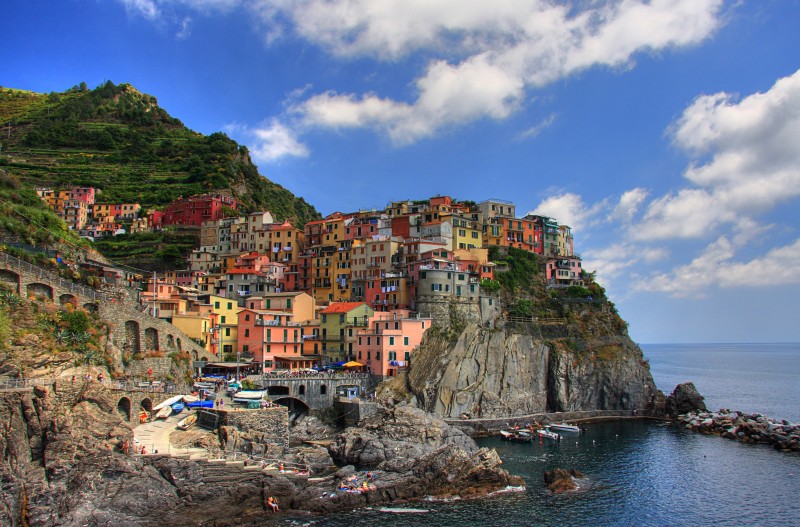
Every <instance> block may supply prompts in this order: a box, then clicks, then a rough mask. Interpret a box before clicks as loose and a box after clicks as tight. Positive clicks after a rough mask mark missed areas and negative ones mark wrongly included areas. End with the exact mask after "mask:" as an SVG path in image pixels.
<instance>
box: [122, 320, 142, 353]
mask: <svg viewBox="0 0 800 527" xmlns="http://www.w3.org/2000/svg"><path fill="white" fill-rule="evenodd" d="M125 344H127V345H128V346H129V347H130V350H131V352H132V353H141V351H142V347H141V344H140V342H139V323H138V322H136V321H135V320H126V321H125Z"/></svg>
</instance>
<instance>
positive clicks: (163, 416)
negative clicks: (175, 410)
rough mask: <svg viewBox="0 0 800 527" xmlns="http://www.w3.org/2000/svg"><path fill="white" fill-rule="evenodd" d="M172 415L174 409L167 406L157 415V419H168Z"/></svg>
mask: <svg viewBox="0 0 800 527" xmlns="http://www.w3.org/2000/svg"><path fill="white" fill-rule="evenodd" d="M170 415H172V407H171V406H165V407H163V408H162V409H160V410H159V411H158V413H157V414H156V419H166V418H167V417H169V416H170Z"/></svg>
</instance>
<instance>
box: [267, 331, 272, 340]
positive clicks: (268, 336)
mask: <svg viewBox="0 0 800 527" xmlns="http://www.w3.org/2000/svg"><path fill="white" fill-rule="evenodd" d="M266 341H267V342H270V341H272V330H271V329H269V328H267V338H266Z"/></svg>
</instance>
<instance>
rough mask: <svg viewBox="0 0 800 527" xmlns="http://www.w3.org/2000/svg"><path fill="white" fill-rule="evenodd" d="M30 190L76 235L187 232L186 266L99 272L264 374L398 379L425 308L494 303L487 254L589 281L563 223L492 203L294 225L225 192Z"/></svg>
mask: <svg viewBox="0 0 800 527" xmlns="http://www.w3.org/2000/svg"><path fill="white" fill-rule="evenodd" d="M37 193H38V194H39V196H40V197H41V198H42V199H43V200H44V201H45V203H47V204H48V206H50V208H51V209H53V210H54V211H55V212H57V213H59V214H60V215H61V216H62V217H63V218H64V219H65V221H66V222H67V223H68V224H69V226H70V228H71V229H73V230H75V231H78V232H79V233H80V235H81V236H83V237H87V238H93V239H94V238H102V237H105V236H112V235H114V234H115V233H120V232H125V229H124V228H123V226H125V227H127V228H128V229H129V230H131V231H132V232H146V231H156V230H160V229H164V228H180V229H183V230H185V231H186V230H188V231H191V232H194V233H196V236H197V238H198V239H199V246H198V247H197V248H196V249H195V250H193V251H192V253H191V255H190V257H189V259H188V262H187V264H186V266H185V267H183V268H181V269H174V270H170V271H167V272H162V273H153V275H152V276H142V275H138V276H137V275H132V274H131V273H130V272H125V271H122V270H119V269H115V268H113V267H103V268H102V272H103V274H104V278H105V280H106V282H107V283H116V284H117V285H128V286H133V285H136V286H139V285H141V291H140V292H139V299H140V301H141V304H142V308H143V309H145V310H147V311H148V312H150V313H151V314H153V315H154V316H157V317H159V318H162V319H165V320H167V321H169V322H171V323H172V324H173V325H175V326H177V327H178V328H179V329H181V330H182V331H183V332H184V333H186V334H187V335H188V336H190V337H192V338H193V339H195V340H196V341H197V342H198V343H199V344H201V345H202V346H203V347H205V349H206V350H207V351H209V352H210V353H212V354H213V355H216V356H218V357H219V358H220V360H221V361H224V360H229V361H232V360H236V361H237V362H238V361H240V360H243V361H246V362H249V363H251V364H252V365H253V367H254V369H255V370H256V371H259V372H265V373H266V372H273V371H281V370H290V371H292V370H293V371H296V370H303V369H308V368H313V367H337V366H341V365H342V364H344V363H347V362H349V361H355V362H357V363H358V364H360V365H361V366H363V368H364V369H365V370H366V371H368V372H370V373H372V374H373V375H376V376H380V377H393V376H395V375H397V374H398V373H399V372H400V371H402V370H403V369H405V368H406V367H407V366H408V364H409V361H410V360H411V355H412V354H413V352H414V350H415V348H416V347H418V345H419V344H420V342H421V340H422V337H423V335H424V334H425V332H426V331H427V330H428V329H430V328H431V327H432V325H433V313H432V310H431V309H430V306H432V305H434V304H435V303H436V302H437V301H439V302H449V303H453V302H456V303H461V304H466V305H470V304H473V305H479V304H480V303H481V302H488V303H491V302H493V301H494V298H493V297H494V295H492V294H491V291H493V290H496V289H497V286H498V284H497V282H496V280H495V271H497V270H498V269H497V265H498V264H496V263H494V262H493V261H492V260H496V259H497V258H490V252H492V251H494V252H495V254H500V253H502V252H503V251H507V250H509V249H519V250H522V251H525V252H528V253H533V254H537V255H540V256H541V257H542V259H543V261H544V262H545V278H546V281H547V287H548V288H551V289H553V288H555V289H559V288H569V287H571V286H582V285H583V279H584V273H583V270H582V267H581V259H580V257H579V256H578V255H576V254H575V252H574V247H573V237H572V233H571V230H570V227H568V226H566V225H559V224H558V222H557V221H556V220H555V219H554V218H549V217H545V216H537V215H526V216H524V217H521V218H520V217H517V214H516V207H515V205H514V204H513V203H511V202H509V201H504V200H499V199H489V200H485V201H482V202H480V203H474V202H458V201H456V200H454V199H453V198H451V197H449V196H435V197H431V198H430V199H427V200H419V201H398V202H392V203H389V204H388V205H387V206H386V208H385V209H383V210H368V211H358V212H352V213H341V212H335V213H333V214H330V215H329V216H327V217H326V218H324V219H321V220H317V221H311V222H308V223H306V224H305V225H304V226H302V227H301V226H296V225H293V224H292V223H290V222H286V221H284V222H281V221H276V219H275V218H274V217H273V216H272V214H271V213H270V212H266V211H264V212H253V213H249V214H239V213H237V212H236V211H237V203H236V200H235V199H234V198H232V197H230V196H227V195H224V194H203V195H195V196H190V197H186V198H183V197H182V198H180V199H178V200H176V201H173V202H172V203H170V204H168V205H167V206H166V207H164V209H163V210H149V211H147V212H144V211H142V210H141V207H140V206H139V204H136V203H99V202H96V201H95V200H96V196H97V192H96V191H95V189H94V188H91V187H74V188H71V189H68V190H61V191H54V190H50V189H38V190H37ZM135 282H139V283H135ZM573 288H574V287H573ZM482 290H483V293H482Z"/></svg>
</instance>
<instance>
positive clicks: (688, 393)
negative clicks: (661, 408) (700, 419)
mask: <svg viewBox="0 0 800 527" xmlns="http://www.w3.org/2000/svg"><path fill="white" fill-rule="evenodd" d="M705 410H706V403H705V398H704V397H703V396H702V395H700V393H699V392H698V391H697V388H695V386H694V383H691V382H687V383H683V384H679V385H677V386H676V387H675V389H674V390H673V391H672V394H671V395H670V396H669V397H667V408H666V411H667V414H668V415H679V414H685V413H688V412H694V411H699V412H704V411H705ZM707 417H708V415H706V416H705V417H704V418H707Z"/></svg>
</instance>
